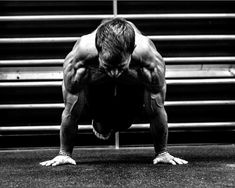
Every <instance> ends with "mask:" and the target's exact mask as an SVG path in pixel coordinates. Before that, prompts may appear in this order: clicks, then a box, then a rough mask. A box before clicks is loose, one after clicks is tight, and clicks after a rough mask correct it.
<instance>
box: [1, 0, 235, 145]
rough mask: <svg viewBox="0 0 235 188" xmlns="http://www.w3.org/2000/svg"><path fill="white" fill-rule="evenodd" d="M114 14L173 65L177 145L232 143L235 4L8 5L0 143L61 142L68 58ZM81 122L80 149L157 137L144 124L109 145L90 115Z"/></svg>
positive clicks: (172, 119)
mask: <svg viewBox="0 0 235 188" xmlns="http://www.w3.org/2000/svg"><path fill="white" fill-rule="evenodd" d="M116 5H117V6H116ZM116 14H117V16H119V17H124V18H126V19H128V20H130V21H132V22H133V23H134V24H135V25H136V26H137V27H138V28H139V29H140V30H141V31H142V32H143V34H145V35H147V36H149V38H150V39H152V40H153V42H154V43H155V45H156V47H157V49H158V51H159V52H160V53H161V55H162V56H163V58H164V60H165V62H166V69H167V71H166V79H167V84H168V86H167V99H166V103H165V106H166V110H167V113H168V118H169V143H170V144H181V143H184V144H186V143H187V144H188V143H234V141H235V132H234V131H235V50H234V49H235V29H234V27H233V25H234V22H235V2H233V1H222V0H221V1H179V2H177V1H116V0H113V1H1V2H0V91H1V92H0V114H1V115H0V117H1V118H0V147H1V148H8V147H38V146H58V145H59V125H60V120H61V113H62V110H63V108H64V104H63V100H62V92H61V83H62V64H63V60H64V58H65V56H66V55H67V54H68V53H69V52H70V50H71V49H72V47H73V45H74V44H75V41H76V40H77V38H78V37H80V36H81V35H84V34H87V33H90V32H92V31H93V30H94V29H95V28H96V27H97V26H98V25H99V23H100V22H101V20H102V19H104V18H111V17H114V15H116ZM81 124H82V125H81V126H79V135H78V138H77V141H76V146H81V147H82V146H84V147H88V146H101V145H102V146H111V147H112V146H113V147H122V146H148V145H150V144H151V143H152V140H151V137H150V134H149V130H148V127H149V125H148V124H147V123H146V122H135V124H134V125H133V126H132V128H131V129H129V130H127V131H125V132H120V133H118V134H116V135H115V136H114V137H113V138H112V139H110V140H109V141H105V142H104V141H100V140H98V139H97V138H95V136H94V135H93V133H92V130H91V121H90V120H86V121H84V122H81Z"/></svg>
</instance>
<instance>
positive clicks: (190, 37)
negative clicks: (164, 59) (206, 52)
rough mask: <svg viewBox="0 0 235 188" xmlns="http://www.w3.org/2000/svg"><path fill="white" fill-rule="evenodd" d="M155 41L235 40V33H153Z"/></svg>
mask: <svg viewBox="0 0 235 188" xmlns="http://www.w3.org/2000/svg"><path fill="white" fill-rule="evenodd" d="M148 37H149V38H150V39H151V40H153V41H181V40H187V41H188V40H235V35H159V36H157V35H152V36H148Z"/></svg>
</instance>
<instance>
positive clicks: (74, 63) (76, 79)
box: [63, 50, 87, 94]
mask: <svg viewBox="0 0 235 188" xmlns="http://www.w3.org/2000/svg"><path fill="white" fill-rule="evenodd" d="M76 51H77V50H76ZM76 51H75V50H73V51H72V52H70V53H69V54H68V55H67V57H66V58H65V62H64V67H63V68H64V71H63V78H64V85H65V89H66V90H67V91H68V92H69V93H71V94H77V93H78V92H79V90H80V89H81V88H82V86H83V85H84V83H85V75H86V76H87V74H86V73H87V68H86V67H85V65H84V61H83V60H81V59H80V57H79V56H80V54H79V52H77V54H76Z"/></svg>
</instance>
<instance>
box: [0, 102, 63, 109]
mask: <svg viewBox="0 0 235 188" xmlns="http://www.w3.org/2000/svg"><path fill="white" fill-rule="evenodd" d="M63 108H64V104H63V103H48V104H47V103H46V104H1V105H0V109H1V110H9V109H63Z"/></svg>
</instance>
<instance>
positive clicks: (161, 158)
mask: <svg viewBox="0 0 235 188" xmlns="http://www.w3.org/2000/svg"><path fill="white" fill-rule="evenodd" d="M157 163H167V164H172V165H177V164H179V165H181V164H187V163H188V161H185V160H183V159H180V158H177V157H174V156H172V155H170V154H169V153H168V152H164V153H160V154H159V155H158V156H157V157H156V158H155V159H154V160H153V164H157Z"/></svg>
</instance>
